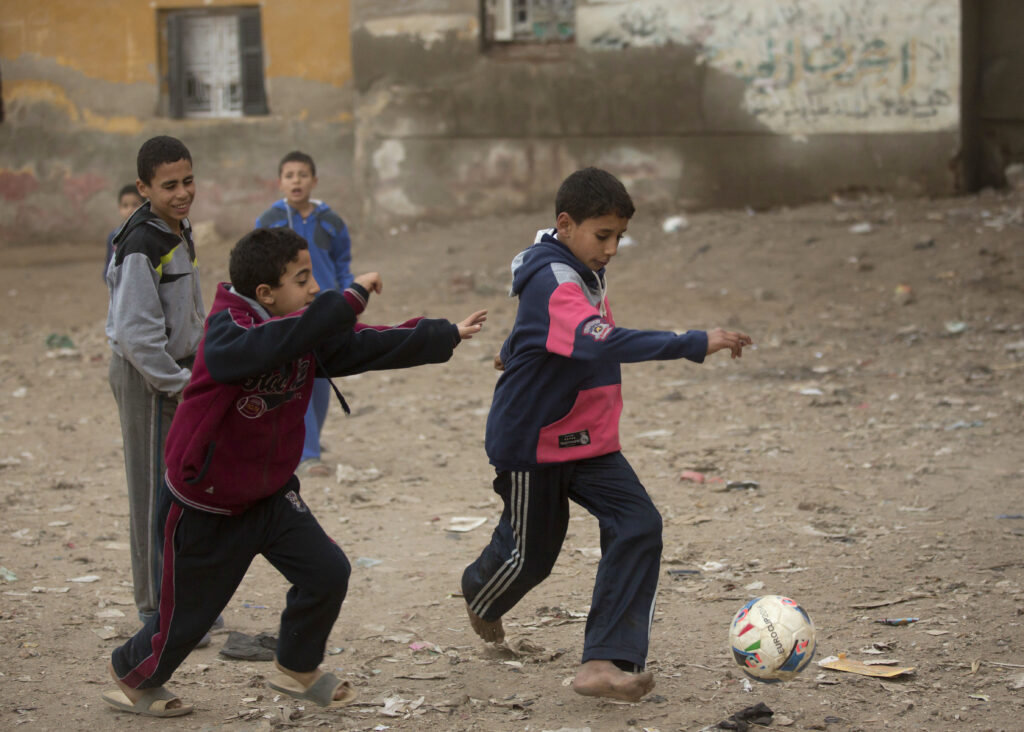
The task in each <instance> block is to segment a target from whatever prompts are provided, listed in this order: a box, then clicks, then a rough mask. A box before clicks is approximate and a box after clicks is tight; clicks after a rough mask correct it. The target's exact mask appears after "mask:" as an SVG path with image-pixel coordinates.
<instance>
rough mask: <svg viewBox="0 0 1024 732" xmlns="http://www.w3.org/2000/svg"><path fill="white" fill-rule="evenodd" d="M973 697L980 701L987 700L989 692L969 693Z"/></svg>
mask: <svg viewBox="0 0 1024 732" xmlns="http://www.w3.org/2000/svg"><path fill="white" fill-rule="evenodd" d="M967 696H969V697H970V698H971V699H977V700H978V701H983V702H987V701H988V700H989V698H988V695H987V694H968V695H967Z"/></svg>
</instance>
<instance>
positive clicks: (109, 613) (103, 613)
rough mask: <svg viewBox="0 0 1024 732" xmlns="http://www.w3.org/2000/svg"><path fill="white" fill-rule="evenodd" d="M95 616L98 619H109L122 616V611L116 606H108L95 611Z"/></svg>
mask: <svg viewBox="0 0 1024 732" xmlns="http://www.w3.org/2000/svg"><path fill="white" fill-rule="evenodd" d="M96 617H97V618H99V619H100V620H109V619H110V618H123V617H124V613H123V612H121V611H120V610H118V609H117V608H116V607H108V608H107V609H106V610H100V611H99V612H98V613H96Z"/></svg>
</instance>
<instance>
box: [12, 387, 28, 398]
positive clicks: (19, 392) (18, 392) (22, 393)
mask: <svg viewBox="0 0 1024 732" xmlns="http://www.w3.org/2000/svg"><path fill="white" fill-rule="evenodd" d="M11 396H12V397H14V398H15V399H24V398H25V397H26V396H28V389H26V388H25V387H24V386H19V387H18V388H17V389H15V390H14V391H12V392H11Z"/></svg>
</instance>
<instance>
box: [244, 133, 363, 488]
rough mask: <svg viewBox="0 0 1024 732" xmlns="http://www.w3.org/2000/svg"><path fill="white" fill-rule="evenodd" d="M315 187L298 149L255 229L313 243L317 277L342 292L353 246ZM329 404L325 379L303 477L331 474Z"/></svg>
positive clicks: (284, 161)
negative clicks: (324, 453)
mask: <svg viewBox="0 0 1024 732" xmlns="http://www.w3.org/2000/svg"><path fill="white" fill-rule="evenodd" d="M316 184H317V178H316V163H315V162H313V158H312V157H311V156H310V155H307V154H306V153H304V152H301V151H299V150H293V151H291V152H290V153H288V154H287V155H285V156H284V157H283V158H281V162H280V163H278V165H277V185H278V188H279V189H280V191H281V194H282V195H283V196H284V198H281V199H280V200H278V201H275V202H274V205H273V206H271V207H270V208H268V209H267V210H266V211H264V212H263V213H262V214H261V215H260V217H259V218H258V219H256V227H257V228H277V227H286V228H289V229H291V230H292V231H294V232H296V233H297V234H299V235H300V236H302V238H303V239H305V240H306V242H307V243H308V244H309V258H310V260H311V261H312V262H313V277H314V278H316V281H317V283H319V285H320V289H321V290H344V289H345V288H346V287H348V286H349V285H350V284H352V273H351V272H350V271H349V266H350V264H351V263H352V241H351V239H350V238H349V235H348V227H347V226H345V222H344V221H343V220H342V218H341V216H339V215H338V214H336V213H335V212H334V211H333V210H331V207H330V206H328V205H327V204H326V203H324V202H323V201H320V200H317V199H315V198H312V194H313V189H314V188H316ZM330 403H331V387H330V385H329V384H328V382H327V380H326V379H317V380H316V382H314V384H313V398H312V399H311V400H310V402H309V409H308V410H307V411H306V441H305V443H303V446H302V461H301V462H300V463H299V468H298V473H299V475H300V476H303V477H324V476H327V475H331V473H332V472H333V471H332V470H331V467H330V466H329V465H327V464H326V463H324V462H323V461H321V460H320V432H321V431H322V430H323V427H324V422H325V421H326V420H327V408H328V406H329V405H330Z"/></svg>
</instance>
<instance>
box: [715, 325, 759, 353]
mask: <svg viewBox="0 0 1024 732" xmlns="http://www.w3.org/2000/svg"><path fill="white" fill-rule="evenodd" d="M753 343H754V341H753V340H751V338H750V336H748V335H747V334H746V333H740V332H738V331H735V330H723V329H721V328H715V329H714V330H709V331H708V354H707V355H709V356H710V355H711V354H712V353H714V352H715V351H721V350H722V349H725V348H728V349H729V350H730V351H732V357H733V358H742V357H743V346H749V345H752V344H753Z"/></svg>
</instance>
